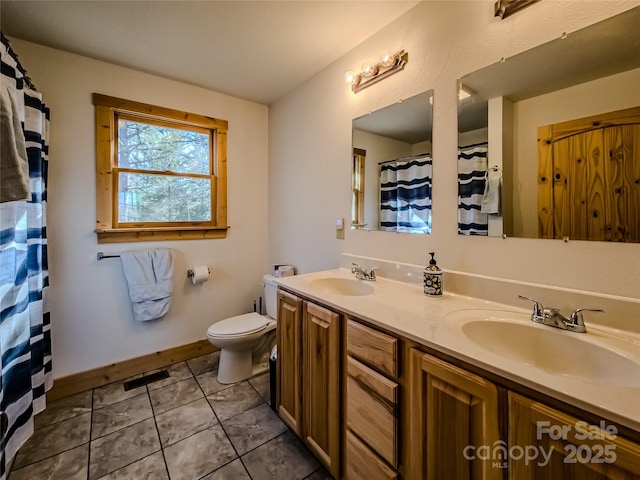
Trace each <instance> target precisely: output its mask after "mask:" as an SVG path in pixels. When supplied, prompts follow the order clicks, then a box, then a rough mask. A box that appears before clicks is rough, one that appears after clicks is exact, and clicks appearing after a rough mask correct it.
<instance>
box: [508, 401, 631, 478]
mask: <svg viewBox="0 0 640 480" xmlns="http://www.w3.org/2000/svg"><path fill="white" fill-rule="evenodd" d="M601 427H604V430H602V428H601ZM611 427H612V426H610V425H606V422H605V425H596V426H593V425H591V426H589V425H588V423H587V422H580V420H579V419H577V418H575V417H572V416H570V415H567V414H565V413H562V412H559V411H557V410H555V409H552V408H551V407H548V406H546V405H543V404H541V403H538V402H535V401H533V400H530V399H528V398H525V397H522V396H520V395H518V394H515V393H513V392H509V449H510V451H511V452H513V453H512V454H511V455H510V456H509V478H510V479H511V480H555V479H562V480H605V479H610V480H632V479H638V478H640V445H638V444H637V443H633V442H630V441H628V440H626V439H624V438H621V437H619V436H617V435H616V433H615V432H614V431H610V430H608V429H609V428H611ZM587 432H589V433H587ZM527 449H528V450H529V452H530V455H529V458H531V457H533V456H534V455H535V457H536V458H532V459H531V460H527V459H526V457H524V458H517V457H518V456H519V452H520V451H524V452H526V451H527Z"/></svg>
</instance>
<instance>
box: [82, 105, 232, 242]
mask: <svg viewBox="0 0 640 480" xmlns="http://www.w3.org/2000/svg"><path fill="white" fill-rule="evenodd" d="M93 103H94V105H95V106H96V155H97V157H96V181H97V228H96V233H97V234H98V242H99V243H109V242H133V241H148V240H175V239H197V238H224V237H226V233H227V229H228V228H229V227H228V226H227V218H226V212H227V198H226V197H227V187H226V182H227V179H226V159H227V121H226V120H220V119H215V118H210V117H206V116H203V115H196V114H192V113H186V112H181V111H178V110H171V109H168V108H163V107H156V106H153V105H147V104H144V103H138V102H132V101H129V100H122V99H119V98H114V97H108V96H106V95H100V94H97V93H94V94H93Z"/></svg>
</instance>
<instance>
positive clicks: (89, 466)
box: [9, 353, 331, 480]
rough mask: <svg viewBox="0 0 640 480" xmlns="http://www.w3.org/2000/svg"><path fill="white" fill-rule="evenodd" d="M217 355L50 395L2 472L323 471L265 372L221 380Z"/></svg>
mask: <svg viewBox="0 0 640 480" xmlns="http://www.w3.org/2000/svg"><path fill="white" fill-rule="evenodd" d="M218 358H219V353H213V354H208V355H203V356H201V357H197V358H193V359H191V360H187V361H186V362H179V363H176V364H173V365H170V366H169V367H168V368H167V370H168V372H169V378H165V379H163V380H159V381H156V382H154V383H149V384H147V385H143V386H141V387H137V388H134V389H132V390H129V391H125V390H124V386H123V382H116V383H112V384H109V385H105V386H103V387H100V388H95V389H93V390H89V391H86V392H82V393H78V394H76V395H72V396H70V397H67V398H63V399H61V400H57V401H55V402H51V403H50V404H49V405H48V406H47V409H46V410H45V411H44V412H43V413H41V414H40V415H38V416H37V417H36V419H35V428H36V431H35V433H34V435H33V436H32V437H31V439H30V440H29V441H28V442H27V443H26V444H25V445H24V446H23V447H22V448H21V449H20V451H19V452H18V454H17V455H16V458H15V462H14V464H13V470H12V472H11V475H10V476H9V480H26V479H28V480H33V479H38V480H45V479H49V480H57V479H62V480H80V479H82V480H98V479H101V480H116V479H127V480H129V479H131V480H142V479H148V480H163V479H166V480H168V479H171V480H197V479H203V480H251V479H253V480H270V479H274V480H275V479H277V480H303V479H307V480H323V479H331V476H330V475H329V474H328V473H327V472H326V471H325V470H324V469H323V468H321V467H320V465H319V463H318V461H317V460H316V459H315V458H314V457H313V456H312V455H311V453H309V451H308V450H307V449H306V447H305V446H304V445H303V444H302V443H301V442H300V441H299V440H298V438H297V437H296V436H295V435H294V434H293V433H292V432H290V431H289V429H288V428H287V426H286V425H285V424H284V423H282V421H281V420H280V418H279V417H278V416H277V415H276V414H275V413H274V412H273V411H272V410H271V408H270V407H269V376H268V374H263V375H259V376H257V377H254V378H252V379H250V380H248V381H244V382H240V383H237V384H234V385H222V384H220V383H218V382H217V380H216V375H217V364H218ZM145 373H151V372H145ZM141 375H142V374H141ZM141 375H138V377H140V376H141ZM133 378H136V377H132V379H133ZM127 380H131V379H127Z"/></svg>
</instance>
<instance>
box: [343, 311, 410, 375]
mask: <svg viewBox="0 0 640 480" xmlns="http://www.w3.org/2000/svg"><path fill="white" fill-rule="evenodd" d="M347 353H348V354H350V355H352V356H354V357H356V358H359V359H360V360H363V361H365V362H366V363H368V364H370V365H372V366H374V367H376V368H378V369H380V370H381V371H382V372H384V373H387V374H389V375H391V376H392V377H397V376H398V340H397V339H396V338H394V337H392V336H390V335H387V334H385V333H382V332H379V331H377V330H374V329H373V328H369V327H367V326H365V325H362V324H361V323H358V322H355V321H353V320H348V321H347Z"/></svg>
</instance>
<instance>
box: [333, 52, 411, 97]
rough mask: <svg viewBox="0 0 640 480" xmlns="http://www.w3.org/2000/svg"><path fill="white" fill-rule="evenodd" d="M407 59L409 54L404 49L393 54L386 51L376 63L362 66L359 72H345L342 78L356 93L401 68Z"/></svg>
mask: <svg viewBox="0 0 640 480" xmlns="http://www.w3.org/2000/svg"><path fill="white" fill-rule="evenodd" d="M408 61H409V54H408V53H407V52H405V51H404V50H400V51H399V52H397V53H394V54H391V53H386V54H385V55H383V56H382V58H381V59H380V61H379V62H378V63H375V64H369V65H365V66H363V67H362V71H361V72H360V73H354V72H347V74H346V75H345V76H344V78H345V80H346V81H347V83H349V84H350V85H351V90H352V91H353V93H358V92H359V91H360V90H362V89H363V88H367V87H369V86H371V85H373V84H374V83H377V82H379V81H380V80H382V79H383V78H387V77H388V76H390V75H393V74H394V73H397V72H399V71H400V70H403V69H404V66H405V65H406V64H407V62H408Z"/></svg>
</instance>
